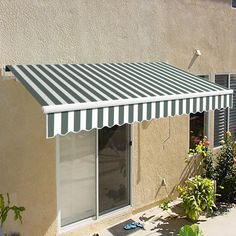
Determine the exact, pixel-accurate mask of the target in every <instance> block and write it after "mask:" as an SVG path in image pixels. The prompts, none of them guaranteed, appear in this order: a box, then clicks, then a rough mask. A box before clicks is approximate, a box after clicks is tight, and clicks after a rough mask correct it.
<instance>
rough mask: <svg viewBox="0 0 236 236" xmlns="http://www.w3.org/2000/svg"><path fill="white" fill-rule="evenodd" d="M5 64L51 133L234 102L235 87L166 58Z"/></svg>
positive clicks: (204, 108) (218, 106) (185, 112)
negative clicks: (34, 101) (39, 109)
mask: <svg viewBox="0 0 236 236" xmlns="http://www.w3.org/2000/svg"><path fill="white" fill-rule="evenodd" d="M7 68H8V69H9V70H10V71H12V73H13V74H14V75H15V77H16V78H17V79H18V80H19V81H20V82H21V83H22V84H23V85H24V86H25V87H26V88H27V89H28V90H29V92H30V93H31V94H32V95H33V96H34V97H35V98H36V99H37V101H38V102H39V103H40V105H41V106H42V109H43V112H44V113H45V114H46V116H47V118H46V120H47V124H46V126H47V127H46V130H47V137H48V138H50V137H54V136H55V135H57V134H59V135H65V134H67V133H68V132H79V131H81V130H91V129H94V128H102V127H105V126H108V127H111V126H114V125H122V124H125V123H133V122H136V121H139V122H141V121H143V120H151V119H157V118H162V117H168V116H175V115H182V114H189V113H196V112H203V111H209V110H214V109H223V108H227V107H231V106H232V96H233V95H232V94H233V91H232V90H229V89H227V88H224V87H222V86H219V85H217V84H215V83H212V82H210V81H207V80H204V79H202V78H199V77H197V76H194V75H192V74H190V73H188V72H185V71H183V70H180V69H178V68H176V67H174V66H171V65H169V64H166V63H163V62H153V63H110V64H63V65H62V64H60V65H9V66H7Z"/></svg>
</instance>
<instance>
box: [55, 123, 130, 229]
mask: <svg viewBox="0 0 236 236" xmlns="http://www.w3.org/2000/svg"><path fill="white" fill-rule="evenodd" d="M59 157H60V159H59V168H58V169H59V191H58V194H59V195H60V201H59V202H60V212H61V226H65V225H68V224H72V223H75V222H78V221H81V220H84V219H87V218H90V217H95V216H96V215H97V216H98V215H102V214H104V213H106V212H110V211H113V210H115V209H118V208H121V207H124V206H127V205H129V203H130V197H129V195H130V192H129V188H130V183H129V182H130V163H129V125H123V126H114V127H112V128H103V129H101V130H92V131H82V132H80V133H78V134H72V133H71V134H68V135H66V136H64V137H60V138H59ZM96 170H97V171H96Z"/></svg>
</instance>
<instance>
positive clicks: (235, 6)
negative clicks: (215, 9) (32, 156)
mask: <svg viewBox="0 0 236 236" xmlns="http://www.w3.org/2000/svg"><path fill="white" fill-rule="evenodd" d="M232 7H233V8H236V0H232Z"/></svg>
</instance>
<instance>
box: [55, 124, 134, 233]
mask: <svg viewBox="0 0 236 236" xmlns="http://www.w3.org/2000/svg"><path fill="white" fill-rule="evenodd" d="M128 125H129V131H128V132H129V140H130V142H131V143H132V145H130V146H129V175H130V176H129V205H127V206H125V207H122V208H120V209H116V210H114V211H111V212H108V213H105V214H102V215H99V196H98V195H99V189H98V188H99V183H98V129H97V130H96V157H95V158H96V170H95V171H96V214H95V216H93V217H89V218H87V219H84V220H80V221H78V222H75V223H71V224H69V225H66V226H62V225H61V207H60V206H61V199H60V136H59V135H57V136H56V137H55V139H56V198H57V201H56V203H57V233H58V234H59V235H60V234H63V233H67V232H71V231H75V230H78V229H79V228H81V227H83V226H86V225H90V224H93V223H96V222H99V221H102V220H104V219H106V218H107V217H111V216H117V215H120V214H124V213H131V212H132V207H133V191H134V189H133V173H134V170H133V164H134V160H133V158H132V157H133V156H134V155H133V153H134V147H133V137H134V135H133V133H134V127H133V125H132V124H128Z"/></svg>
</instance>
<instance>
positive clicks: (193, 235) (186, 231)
mask: <svg viewBox="0 0 236 236" xmlns="http://www.w3.org/2000/svg"><path fill="white" fill-rule="evenodd" d="M179 236H203V232H202V230H201V229H200V228H199V226H198V225H197V224H193V225H191V226H190V225H184V226H183V227H181V229H180V231H179Z"/></svg>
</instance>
